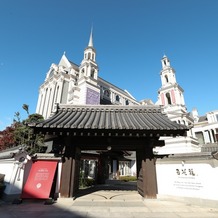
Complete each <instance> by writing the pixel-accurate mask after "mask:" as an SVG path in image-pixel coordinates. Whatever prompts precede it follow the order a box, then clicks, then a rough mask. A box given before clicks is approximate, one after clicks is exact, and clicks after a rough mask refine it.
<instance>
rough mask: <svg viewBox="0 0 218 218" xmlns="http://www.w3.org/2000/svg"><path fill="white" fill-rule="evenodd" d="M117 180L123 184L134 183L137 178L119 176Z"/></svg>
mask: <svg viewBox="0 0 218 218" xmlns="http://www.w3.org/2000/svg"><path fill="white" fill-rule="evenodd" d="M119 180H121V181H124V182H131V181H136V180H137V178H136V176H120V178H119Z"/></svg>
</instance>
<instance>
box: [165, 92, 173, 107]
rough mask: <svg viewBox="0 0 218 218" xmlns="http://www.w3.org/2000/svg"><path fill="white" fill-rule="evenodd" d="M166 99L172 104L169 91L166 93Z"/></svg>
mask: <svg viewBox="0 0 218 218" xmlns="http://www.w3.org/2000/svg"><path fill="white" fill-rule="evenodd" d="M166 99H167V103H168V104H172V102H171V98H170V93H169V92H168V93H167V94H166Z"/></svg>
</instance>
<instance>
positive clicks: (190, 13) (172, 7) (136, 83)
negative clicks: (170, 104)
mask: <svg viewBox="0 0 218 218" xmlns="http://www.w3.org/2000/svg"><path fill="white" fill-rule="evenodd" d="M217 11H218V1H217V0H182V1H181V0H165V1H162V0H37V1H33V0H32V1H31V0H19V1H16V0H1V2H0V26H1V31H0V75H1V80H0V81H1V85H0V93H1V94H0V99H1V109H0V130H2V129H4V128H5V126H7V125H10V124H11V123H12V121H13V118H14V114H15V112H17V111H19V112H20V113H21V119H25V118H27V115H26V113H25V111H23V109H22V105H23V104H24V103H25V104H28V105H29V109H30V113H35V110H36V104H37V99H38V89H39V86H40V85H41V84H42V83H43V81H44V79H45V76H46V73H47V71H48V70H49V67H50V65H51V64H52V63H59V60H60V58H61V56H62V54H63V53H64V52H66V56H67V57H68V59H69V60H71V61H73V62H74V63H76V64H80V62H81V60H82V58H83V51H84V49H85V47H86V46H87V45H88V40H89V35H90V30H91V26H92V25H93V33H94V47H95V49H96V51H97V58H96V61H97V63H98V65H99V69H100V71H99V76H101V77H102V78H104V79H106V80H108V81H109V82H111V83H113V84H115V85H117V86H119V87H121V88H123V89H126V90H128V91H129V92H130V93H131V94H132V95H133V96H134V97H135V98H136V99H137V100H142V99H148V98H149V99H152V101H153V102H156V101H157V96H158V93H157V92H158V89H159V88H160V87H161V80H160V70H161V62H160V60H161V58H162V57H163V55H164V54H166V55H167V56H168V58H169V59H170V61H171V66H172V67H173V68H174V69H175V70H176V79H177V82H178V83H179V84H180V86H181V87H182V88H183V89H184V91H185V92H184V97H185V103H186V106H187V109H188V111H191V110H192V109H193V108H197V109H198V112H199V114H200V115H204V114H205V113H206V112H209V111H212V110H217V109H218V102H217V88H216V86H217V75H218V67H217V63H218V13H217Z"/></svg>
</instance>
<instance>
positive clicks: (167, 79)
mask: <svg viewBox="0 0 218 218" xmlns="http://www.w3.org/2000/svg"><path fill="white" fill-rule="evenodd" d="M165 80H166V82H167V83H168V82H169V78H168V76H167V75H165Z"/></svg>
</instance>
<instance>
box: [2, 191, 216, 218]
mask: <svg viewBox="0 0 218 218" xmlns="http://www.w3.org/2000/svg"><path fill="white" fill-rule="evenodd" d="M12 217H19V218H20V217H22V218H25V217H26V218H44V217H59V218H65V217H72V218H76V217H77V218H91V217H92V218H106V217H110V218H118V217H119V218H142V217H143V218H144V217H145V218H147V217H149V218H154V217H155V218H179V217H180V218H192V217H195V218H212V217H216V218H218V207H217V208H214V207H202V206H197V205H193V204H192V205H191V204H186V203H181V202H178V201H175V200H174V201H173V200H171V199H168V200H164V199H153V200H151V199H149V200H148V199H146V200H144V199H142V197H141V196H140V195H139V194H138V193H137V192H136V191H135V190H128V191H127V190H110V189H107V188H106V189H104V190H103V189H95V190H92V191H83V192H80V195H78V196H77V198H76V199H60V198H59V199H58V200H57V201H56V202H55V203H53V204H52V205H45V204H44V201H41V200H40V201H32V200H23V202H22V203H21V204H11V203H5V202H1V204H0V218H12Z"/></svg>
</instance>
